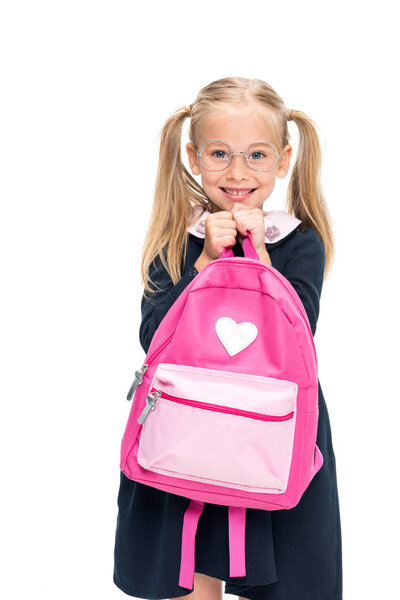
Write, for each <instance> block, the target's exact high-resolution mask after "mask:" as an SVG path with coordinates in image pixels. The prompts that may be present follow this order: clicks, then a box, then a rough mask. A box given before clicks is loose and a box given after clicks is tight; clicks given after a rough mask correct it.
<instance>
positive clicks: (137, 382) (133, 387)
mask: <svg viewBox="0 0 400 600" xmlns="http://www.w3.org/2000/svg"><path fill="white" fill-rule="evenodd" d="M148 368H149V365H148V364H147V363H144V365H143V366H142V368H141V369H140V371H135V379H134V380H133V383H132V385H131V387H130V388H129V392H128V395H127V397H126V399H127V400H132V398H133V395H134V393H135V392H136V388H137V386H138V385H141V384H142V383H143V375H144V374H145V373H146V371H147V369H148Z"/></svg>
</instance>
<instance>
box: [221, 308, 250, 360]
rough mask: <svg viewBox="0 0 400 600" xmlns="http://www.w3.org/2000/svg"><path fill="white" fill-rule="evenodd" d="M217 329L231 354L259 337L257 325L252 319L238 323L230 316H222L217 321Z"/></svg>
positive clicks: (239, 350)
mask: <svg viewBox="0 0 400 600" xmlns="http://www.w3.org/2000/svg"><path fill="white" fill-rule="evenodd" d="M215 331H216V332H217V336H218V337H219V339H220V340H221V342H222V344H223V345H224V347H225V348H226V350H227V352H228V354H229V355H230V356H234V355H235V354H237V353H238V352H241V350H244V349H245V348H247V346H249V344H251V342H253V341H254V340H255V339H256V337H257V333H258V330H257V327H256V326H255V325H254V323H250V321H243V322H242V323H236V321H234V320H233V319H231V318H230V317H221V318H220V319H218V320H217V321H216V323H215Z"/></svg>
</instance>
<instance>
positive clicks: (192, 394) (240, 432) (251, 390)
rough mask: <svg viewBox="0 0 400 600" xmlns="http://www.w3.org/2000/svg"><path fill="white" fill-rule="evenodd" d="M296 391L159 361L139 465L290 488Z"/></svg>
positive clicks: (216, 481)
mask: <svg viewBox="0 0 400 600" xmlns="http://www.w3.org/2000/svg"><path fill="white" fill-rule="evenodd" d="M297 390H298V388H297V384H296V383H293V382H291V381H285V380H282V379H275V378H272V377H263V376H260V375H247V374H243V373H233V372H230V371H221V370H214V369H204V368H201V367H192V366H187V365H174V364H167V363H160V364H159V365H158V366H157V368H156V370H155V372H154V376H153V380H152V384H151V386H150V389H149V395H148V396H147V405H146V407H145V408H144V410H143V411H142V415H141V417H139V419H141V420H140V421H139V422H141V423H142V430H141V431H140V439H139V447H138V455H137V460H138V463H139V465H140V466H141V467H143V468H144V469H149V470H150V471H154V472H156V473H161V474H163V475H169V476H172V477H179V478H182V479H190V480H192V481H201V482H204V483H211V484H213V485H220V486H225V487H231V488H236V489H240V490H245V491H251V492H264V493H265V492H266V493H277V494H279V493H283V492H285V490H286V487H287V481H288V476H289V470H290V464H291V459H292V451H293V439H294V429H295V420H296V400H297Z"/></svg>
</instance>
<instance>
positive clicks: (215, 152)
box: [211, 150, 226, 158]
mask: <svg viewBox="0 0 400 600" xmlns="http://www.w3.org/2000/svg"><path fill="white" fill-rule="evenodd" d="M216 154H217V155H219V156H217V157H216V158H225V156H221V154H225V155H226V152H225V151H224V150H215V151H214V152H212V154H211V155H212V156H215V155H216Z"/></svg>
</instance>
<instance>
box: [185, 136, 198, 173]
mask: <svg viewBox="0 0 400 600" xmlns="http://www.w3.org/2000/svg"><path fill="white" fill-rule="evenodd" d="M186 153H187V155H188V160H189V165H190V169H191V171H192V173H193V175H200V164H199V159H198V158H197V152H196V149H195V147H194V146H193V144H192V142H188V143H187V144H186Z"/></svg>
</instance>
